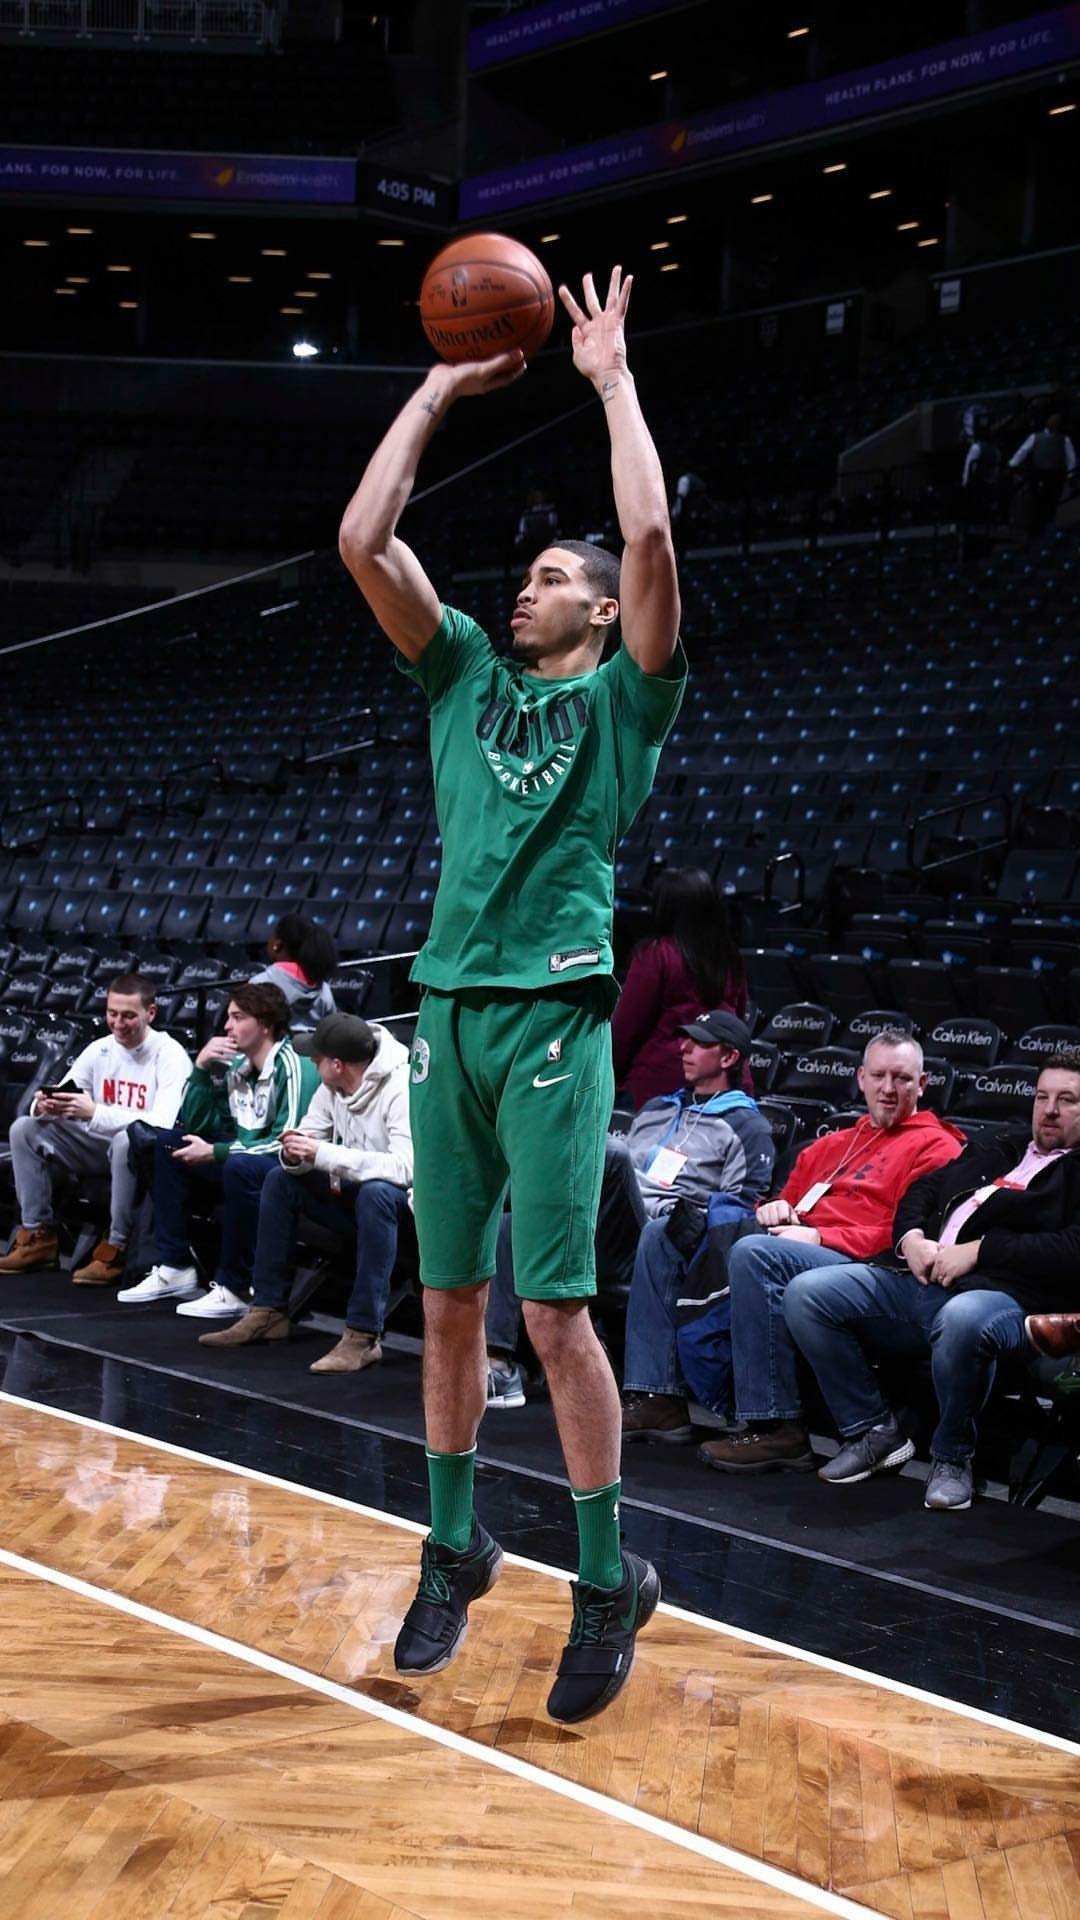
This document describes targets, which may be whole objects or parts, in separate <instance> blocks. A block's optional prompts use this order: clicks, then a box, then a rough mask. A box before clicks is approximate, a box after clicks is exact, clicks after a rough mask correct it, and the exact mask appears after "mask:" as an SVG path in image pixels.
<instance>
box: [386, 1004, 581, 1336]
mask: <svg viewBox="0 0 1080 1920" xmlns="http://www.w3.org/2000/svg"><path fill="white" fill-rule="evenodd" d="M614 1097H615V1080H614V1073H613V1071H612V1065H611V1025H610V993H609V987H608V983H607V981H606V980H601V979H596V980H582V981H579V982H578V983H576V984H575V985H573V986H563V987H561V988H558V989H556V990H555V991H552V992H548V991H540V990H537V991H536V992H528V991H517V990H513V991H511V990H504V989H495V988H490V987H489V988H476V989H469V990H463V991H461V992H459V993H438V992H434V991H432V990H429V991H428V992H427V993H426V994H425V996H424V1001H423V1005H422V1007H421V1010H420V1018H419V1020H418V1022H417V1027H416V1037H415V1039H414V1041H413V1049H412V1074H411V1084H410V1088H409V1108H410V1117H411V1122H412V1136H413V1152H414V1156H415V1173H414V1186H413V1203H414V1209H415V1215H416V1232H417V1238H418V1240H419V1243H420V1278H421V1280H422V1282H423V1284H424V1286H426V1287H443V1288H446V1287H469V1286H475V1285H476V1283H477V1282H478V1281H482V1280H489V1279H490V1278H491V1276H492V1274H493V1273H494V1271H495V1240H496V1235H497V1233H498V1228H499V1218H500V1215H501V1213H502V1207H503V1201H504V1198H505V1196H506V1189H507V1185H508V1183H509V1184H510V1185H511V1188H512V1193H511V1198H512V1206H513V1228H512V1231H513V1250H514V1274H515V1285H516V1290H517V1292H518V1294H519V1295H520V1296H521V1298H522V1299H525V1300H576V1299H580V1298H581V1297H582V1296H583V1295H586V1294H592V1293H595V1292H596V1256H595V1249H594V1244H593V1236H594V1233H595V1230H596V1213H597V1208H598V1206H599V1203H600V1182H601V1179H602V1177H603V1171H604V1147H605V1142H606V1139H607V1128H608V1122H609V1120H610V1118H611V1108H612V1103H613V1101H614Z"/></svg>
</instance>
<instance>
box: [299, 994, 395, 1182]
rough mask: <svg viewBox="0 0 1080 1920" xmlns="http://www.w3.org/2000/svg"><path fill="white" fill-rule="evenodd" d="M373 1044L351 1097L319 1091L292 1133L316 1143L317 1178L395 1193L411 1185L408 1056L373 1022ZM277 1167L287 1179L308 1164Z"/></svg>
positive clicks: (306, 1167) (305, 1162) (305, 1170)
mask: <svg viewBox="0 0 1080 1920" xmlns="http://www.w3.org/2000/svg"><path fill="white" fill-rule="evenodd" d="M371 1024H372V1031H373V1032H374V1034H375V1037H376V1039H377V1040H378V1043H379V1044H378V1047H377V1049H376V1052H375V1057H374V1059H373V1060H371V1061H369V1062H368V1065H367V1066H366V1067H365V1068H364V1077H363V1079H362V1080H361V1082H360V1085H359V1086H358V1087H357V1089H356V1092H355V1093H353V1094H349V1095H348V1096H347V1097H346V1095H345V1094H343V1093H331V1091H330V1088H329V1087H323V1086H320V1087H319V1089H318V1092H317V1093H316V1095H315V1098H314V1099H313V1100H312V1102H311V1105H310V1107H309V1108H308V1110H307V1112H306V1113H305V1115H304V1117H303V1119H302V1120H301V1122H300V1126H299V1129H298V1131H299V1132H300V1133H306V1134H310V1135H311V1136H312V1138H313V1139H315V1140H318V1142H319V1148H318V1152H317V1153H316V1155H315V1166H316V1167H317V1168H318V1170H319V1171H320V1173H328V1174H331V1175H336V1177H337V1178H338V1179H339V1180H342V1181H347V1182H351V1183H352V1184H353V1185H359V1183H360V1182H361V1181H362V1180H389V1181H390V1182H391V1183H392V1184H393V1185H394V1186H396V1187H410V1188H411V1186H412V1181H413V1145H412V1133H411V1131H410V1128H409V1055H408V1053H407V1051H406V1049H405V1048H404V1047H403V1046H402V1044H401V1041H400V1040H395V1039H394V1036H393V1034H392V1033H388V1032H387V1029H386V1028H385V1027H380V1026H379V1025H378V1023H377V1022H375V1021H373V1022H372V1023H371ZM281 1164H282V1166H283V1167H284V1168H285V1170H286V1172H288V1173H300V1174H303V1173H307V1172H308V1170H309V1165H310V1163H309V1162H307V1161H304V1162H301V1164H300V1165H299V1166H292V1165H290V1163H289V1161H288V1160H286V1158H285V1156H284V1154H282V1155H281Z"/></svg>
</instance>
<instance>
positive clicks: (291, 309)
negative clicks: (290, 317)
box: [278, 307, 304, 313]
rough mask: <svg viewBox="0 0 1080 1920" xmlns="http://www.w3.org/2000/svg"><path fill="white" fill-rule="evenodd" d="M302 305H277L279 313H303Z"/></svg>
mask: <svg viewBox="0 0 1080 1920" xmlns="http://www.w3.org/2000/svg"><path fill="white" fill-rule="evenodd" d="M303 311H304V309H303V307H279V308H278V312H279V313H303Z"/></svg>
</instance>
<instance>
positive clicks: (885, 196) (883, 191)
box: [870, 187, 892, 200]
mask: <svg viewBox="0 0 1080 1920" xmlns="http://www.w3.org/2000/svg"><path fill="white" fill-rule="evenodd" d="M870 198H871V200H891V199H892V188H891V187H875V188H874V191H873V193H872V194H871V195H870Z"/></svg>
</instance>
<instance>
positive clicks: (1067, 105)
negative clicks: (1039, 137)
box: [1050, 100, 1076, 120]
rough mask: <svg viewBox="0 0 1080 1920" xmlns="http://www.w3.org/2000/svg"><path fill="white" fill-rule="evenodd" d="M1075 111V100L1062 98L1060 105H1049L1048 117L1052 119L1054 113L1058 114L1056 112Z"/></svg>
mask: <svg viewBox="0 0 1080 1920" xmlns="http://www.w3.org/2000/svg"><path fill="white" fill-rule="evenodd" d="M1075 112H1076V101H1075V100H1063V101H1062V103H1061V105H1060V107H1051V109H1050V118H1051V120H1052V119H1053V118H1054V116H1055V114H1058V113H1075Z"/></svg>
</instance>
